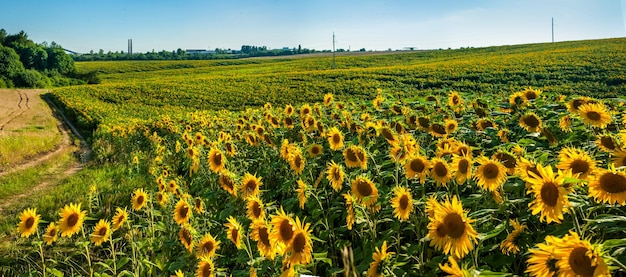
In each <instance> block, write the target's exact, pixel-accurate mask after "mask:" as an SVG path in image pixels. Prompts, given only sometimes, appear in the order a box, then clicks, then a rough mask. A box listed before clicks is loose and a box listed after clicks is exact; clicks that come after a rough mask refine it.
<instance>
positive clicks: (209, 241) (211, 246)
mask: <svg viewBox="0 0 626 277" xmlns="http://www.w3.org/2000/svg"><path fill="white" fill-rule="evenodd" d="M197 248H198V249H197V252H196V256H198V258H203V257H207V258H212V257H214V256H215V251H217V250H218V249H220V241H219V240H216V239H215V238H214V237H213V236H212V235H211V234H210V233H206V234H205V235H204V236H203V237H202V238H201V239H200V241H199V242H198V247H197Z"/></svg>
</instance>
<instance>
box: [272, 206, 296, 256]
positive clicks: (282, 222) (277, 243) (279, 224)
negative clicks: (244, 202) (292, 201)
mask: <svg viewBox="0 0 626 277" xmlns="http://www.w3.org/2000/svg"><path fill="white" fill-rule="evenodd" d="M294 225H295V221H294V220H293V218H291V217H290V216H288V215H287V214H286V213H285V211H284V210H283V208H282V207H281V208H280V210H279V211H278V212H277V214H276V215H273V216H272V231H271V234H270V242H271V244H272V246H273V247H274V249H276V250H277V251H278V252H279V253H281V254H284V253H285V251H286V248H287V246H289V244H291V241H292V240H293V238H294V234H295V226H294Z"/></svg>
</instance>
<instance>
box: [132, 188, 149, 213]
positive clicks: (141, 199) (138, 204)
mask: <svg viewBox="0 0 626 277" xmlns="http://www.w3.org/2000/svg"><path fill="white" fill-rule="evenodd" d="M146 202H148V194H146V192H145V191H144V190H143V188H139V189H137V190H135V192H134V193H133V197H132V203H133V210H135V211H139V210H141V208H143V207H144V206H145V205H146Z"/></svg>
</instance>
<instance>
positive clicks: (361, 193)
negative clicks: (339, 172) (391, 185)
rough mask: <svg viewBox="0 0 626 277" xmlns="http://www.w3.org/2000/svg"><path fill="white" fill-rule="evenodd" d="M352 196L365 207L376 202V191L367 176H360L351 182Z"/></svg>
mask: <svg viewBox="0 0 626 277" xmlns="http://www.w3.org/2000/svg"><path fill="white" fill-rule="evenodd" d="M352 194H354V196H356V198H357V199H359V201H362V203H363V204H364V205H366V206H372V205H373V204H375V203H376V202H377V201H378V189H377V188H376V185H375V184H374V182H372V181H371V180H370V179H369V178H368V177H367V176H363V175H361V176H358V177H357V178H356V179H354V180H353V181H352Z"/></svg>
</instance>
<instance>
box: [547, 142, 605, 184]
mask: <svg viewBox="0 0 626 277" xmlns="http://www.w3.org/2000/svg"><path fill="white" fill-rule="evenodd" d="M556 168H558V169H560V170H563V171H566V170H571V171H572V175H576V174H580V175H578V178H579V179H582V180H587V177H588V176H590V175H591V174H592V173H593V171H594V170H595V169H596V161H595V160H594V159H593V158H591V156H589V154H587V152H585V150H582V149H580V148H574V147H565V148H562V149H561V151H559V163H558V164H557V166H556Z"/></svg>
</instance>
